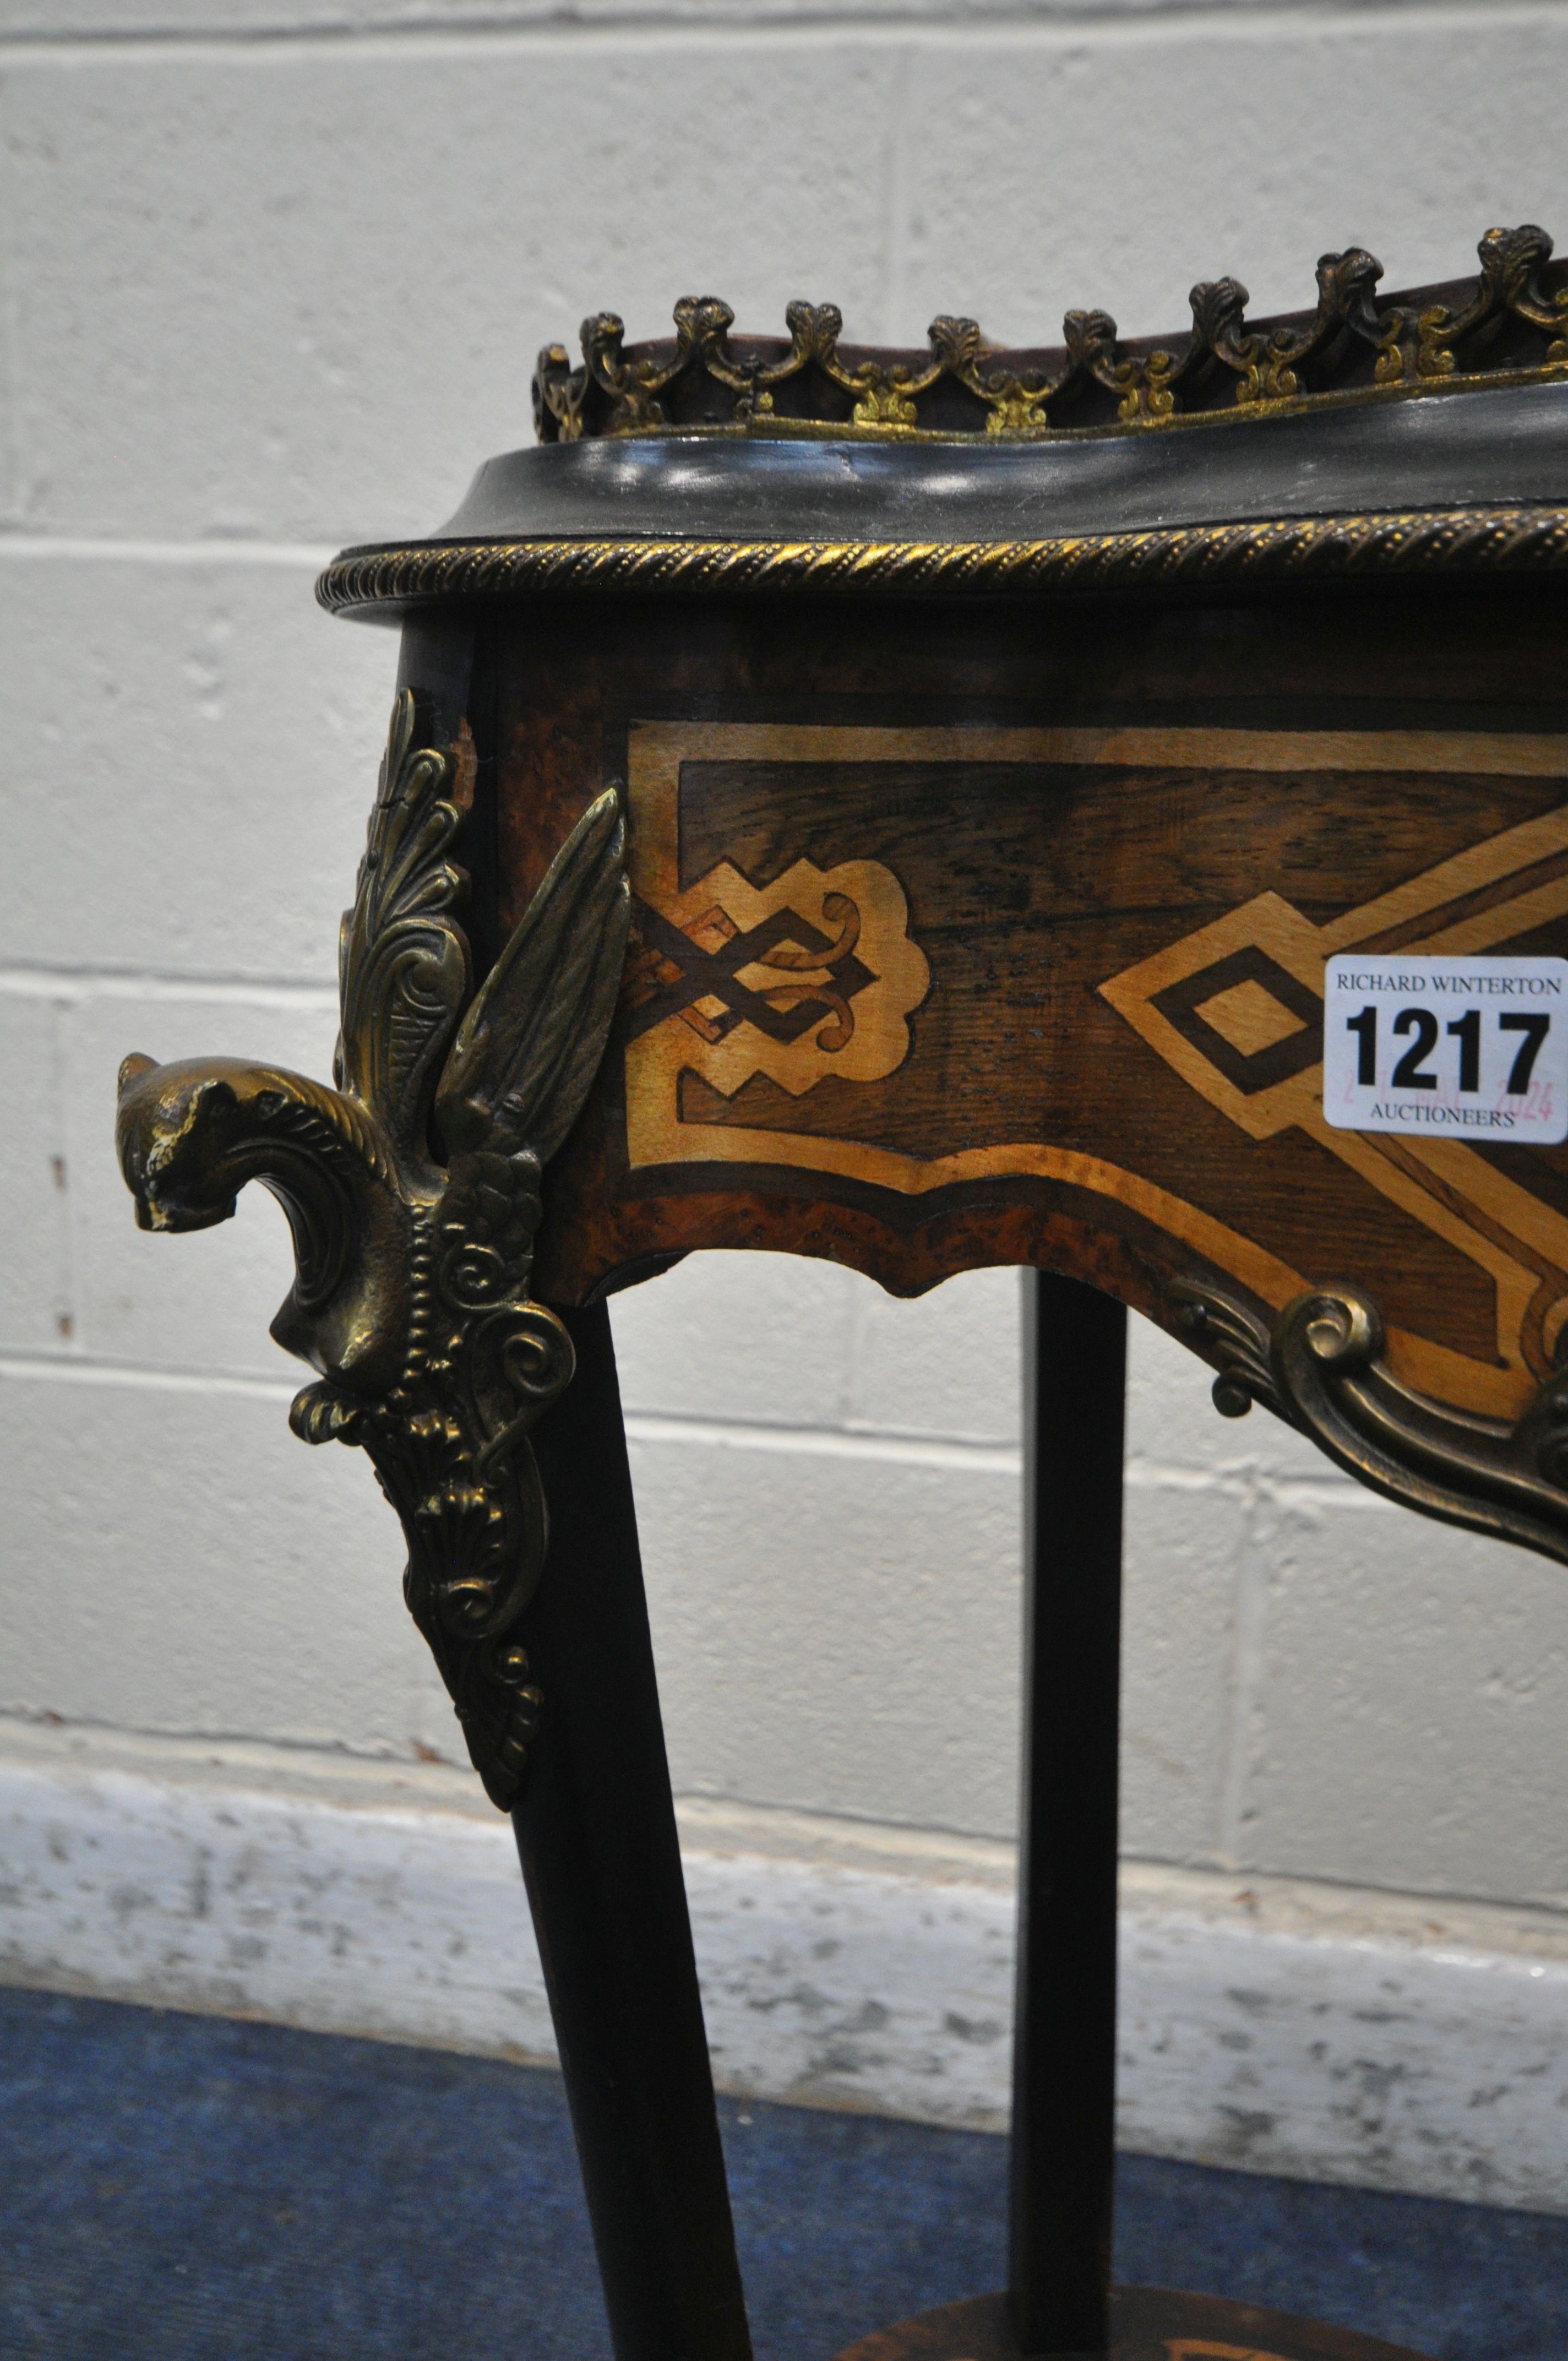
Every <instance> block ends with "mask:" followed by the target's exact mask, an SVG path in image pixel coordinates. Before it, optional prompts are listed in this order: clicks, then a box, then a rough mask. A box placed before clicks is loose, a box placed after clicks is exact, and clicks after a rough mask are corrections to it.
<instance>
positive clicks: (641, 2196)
mask: <svg viewBox="0 0 1568 2361" xmlns="http://www.w3.org/2000/svg"><path fill="white" fill-rule="evenodd" d="M564 1317H565V1320H566V1323H567V1325H568V1327H569V1328H570V1329H571V1331H572V1336H573V1340H574V1342H575V1344H576V1348H577V1373H576V1377H575V1378H574V1379H573V1381H572V1383H571V1385H570V1386H568V1388H567V1389H566V1391H565V1394H564V1395H563V1396H562V1398H561V1400H559V1401H558V1402H557V1403H556V1404H555V1405H554V1408H553V1409H552V1410H551V1411H548V1412H547V1413H546V1415H545V1417H544V1418H543V1419H542V1420H541V1422H540V1423H539V1425H538V1427H537V1428H536V1429H535V1432H534V1438H533V1439H534V1447H535V1449H536V1451H537V1453H538V1455H539V1463H540V1472H541V1474H542V1476H543V1479H544V1491H545V1498H546V1499H548V1501H549V1503H550V1519H551V1540H550V1554H549V1557H548V1559H547V1561H546V1564H545V1570H544V1576H543V1581H542V1583H541V1585H540V1588H539V1591H538V1594H537V1596H536V1598H535V1599H534V1601H533V1603H532V1606H531V1607H530V1609H529V1611H528V1615H527V1617H526V1619H525V1621H524V1624H523V1626H522V1629H521V1633H520V1636H521V1639H522V1642H523V1644H524V1646H525V1647H526V1648H527V1650H528V1652H529V1655H530V1658H531V1660H532V1667H533V1671H534V1675H535V1677H536V1678H537V1679H538V1680H539V1682H540V1685H541V1686H542V1687H543V1690H544V1707H543V1717H542V1726H541V1731H540V1736H539V1739H538V1741H537V1743H536V1745H535V1746H534V1748H533V1749H532V1753H531V1758H530V1762H529V1767H528V1771H527V1773H526V1775H525V1781H524V1788H523V1795H522V1800H521V1803H520V1804H519V1806H518V1807H517V1809H516V1811H515V1812H514V1813H513V1815H512V1819H513V1824H514V1826H515V1828H516V1830H517V1843H518V1850H519V1852H520V1854H521V1859H522V1871H523V1876H524V1878H525V1880H526V1882H527V1885H528V1898H529V1901H530V1904H531V1905H532V1911H533V1923H534V1926H535V1927H536V1928H537V1930H538V1935H539V1948H540V1951H541V1954H542V1956H543V1963H544V1978H545V1983H546V1986H547V1988H548V1991H549V1994H550V2005H551V2010H552V2012H553V2014H554V2021H555V2035H556V2039H557V2041H558V2043H559V2045H560V2050H561V2063H562V2067H563V2069H564V2070H565V2079H566V2091H567V2096H568V2098H569V2100H570V2103H571V2109H572V2124H573V2128H574V2130H575V2132H576V2141H577V2152H578V2155H579V2157H580V2158H581V2160H582V2169H583V2180H584V2184H585V2187H586V2189H587V2200H588V2210H589V2213H590V2214H591V2216H592V2220H593V2229H594V2239H595V2243H596V2246H597V2247H598V2258H599V2268H600V2270H601V2272H602V2274H603V2278H604V2289H605V2301H606V2305H607V2308H608V2310H609V2323H610V2333H611V2335H612V2337H613V2339H614V2343H615V2350H616V2354H617V2356H618V2361H746V2356H748V2355H749V2353H750V2349H751V2348H750V2344H749V2340H748V2337H747V2331H746V2312H745V2305H744V2302H743V2301H742V2297H741V2292H740V2267H739V2265H738V2263H737V2261H736V2257H735V2238H734V2233H733V2230H732V2228H731V2224H730V2218H729V2191H728V2189H727V2187H726V2183H725V2177H724V2158H723V2151H722V2149H721V2147H720V2145H719V2136H718V2115H717V2113H716V2111H715V2108H714V2103H713V2081H712V2075H711V2072H710V2070H709V2066H708V2057H707V2039H706V2036H705V2033H704V2029H703V2020H702V2004H701V2001H700V1999H699V1996H698V1993H697V1982H696V1961H695V1960H694V1957H693V1953H692V1938H691V1923H690V1919H689V1917H688V1916H687V1911H686V1897H685V1883H684V1881H683V1878H682V1874H681V1861H680V1853H679V1850H678V1849H677V1845H676V1840H675V1817H674V1806H673V1805H672V1803H671V1800H670V1776H669V1769H668V1765H667V1763H666V1760H665V1754H664V1734H663V1724H662V1722H661V1720H660V1716H659V1697H658V1690H657V1686H656V1685H655V1681H654V1676H653V1655H652V1646H651V1643H650V1640H649V1631H648V1611H647V1606H646V1602H645V1600H644V1597H643V1589H642V1567H641V1558H640V1556H639V1553H638V1547H637V1525H636V1519H635V1516H634V1513H633V1509H632V1500H631V1481H630V1471H629V1469H628V1466H627V1459H626V1438H625V1433H624V1431H623V1429H622V1425H621V1413H620V1389H619V1388H618V1386H617V1384H616V1376H615V1354H614V1349H613V1347H612V1345H611V1343H610V1334H609V1317H608V1315H607V1314H606V1312H605V1311H604V1310H603V1308H602V1307H599V1308H597V1309H594V1310H591V1311H587V1312H567V1313H565V1315H564Z"/></svg>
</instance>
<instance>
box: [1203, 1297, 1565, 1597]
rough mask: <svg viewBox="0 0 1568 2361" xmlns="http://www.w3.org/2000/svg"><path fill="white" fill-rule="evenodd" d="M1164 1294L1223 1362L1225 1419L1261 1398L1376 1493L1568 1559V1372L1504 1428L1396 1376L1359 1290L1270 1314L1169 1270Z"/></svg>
mask: <svg viewBox="0 0 1568 2361" xmlns="http://www.w3.org/2000/svg"><path fill="white" fill-rule="evenodd" d="M1169 1292H1170V1296H1171V1298H1172V1300H1173V1301H1174V1302H1175V1303H1176V1305H1177V1306H1178V1311H1177V1324H1178V1326H1179V1328H1180V1329H1181V1330H1182V1331H1183V1332H1184V1333H1185V1334H1186V1335H1187V1336H1188V1337H1189V1338H1190V1341H1191V1342H1192V1343H1193V1344H1194V1345H1196V1347H1197V1349H1198V1350H1199V1351H1200V1352H1201V1354H1202V1355H1203V1356H1204V1357H1205V1358H1206V1359H1207V1360H1209V1361H1210V1362H1212V1363H1214V1364H1216V1365H1217V1366H1218V1368H1219V1375H1218V1376H1217V1377H1216V1378H1215V1380H1214V1389H1213V1391H1214V1405H1215V1408H1216V1409H1217V1410H1219V1411H1223V1414H1224V1415H1225V1416H1226V1417H1227V1418H1240V1417H1242V1416H1244V1415H1245V1412H1246V1411H1249V1410H1250V1409H1251V1407H1252V1405H1253V1403H1254V1402H1255V1401H1258V1402H1262V1403H1263V1404H1264V1405H1265V1406H1266V1408H1267V1409H1269V1410H1271V1411H1275V1413H1276V1414H1277V1416H1278V1417H1280V1418H1283V1419H1286V1420H1288V1422H1289V1423H1290V1424H1291V1425H1292V1426H1296V1427H1299V1429H1300V1431H1301V1432H1302V1433H1303V1434H1306V1435H1310V1438H1311V1440H1312V1441H1313V1442H1314V1443H1315V1444H1318V1446H1319V1447H1320V1449H1321V1450H1323V1451H1325V1452H1326V1453H1327V1454H1328V1455H1329V1457H1330V1458H1331V1459H1333V1460H1335V1461H1337V1462H1338V1464H1339V1466H1342V1467H1343V1468H1344V1469H1345V1470H1346V1472H1347V1473H1348V1474H1350V1475H1352V1476H1354V1477H1358V1478H1359V1480H1360V1481H1361V1482H1362V1483H1364V1484H1366V1485H1368V1486H1370V1488H1372V1490H1373V1491H1375V1492H1382V1493H1385V1494H1387V1497H1388V1499H1391V1500H1398V1501H1400V1502H1402V1503H1403V1505H1404V1506H1405V1507H1406V1508H1409V1509H1418V1510H1421V1511H1422V1512H1423V1513H1424V1514H1425V1515H1427V1516H1430V1517H1441V1518H1442V1519H1443V1520H1444V1521H1445V1522H1447V1523H1449V1524H1453V1525H1468V1526H1470V1527H1472V1528H1473V1529H1474V1530H1475V1532H1484V1533H1491V1534H1494V1535H1495V1536H1496V1537H1497V1539H1499V1540H1501V1541H1510V1542H1518V1543H1520V1544H1521V1546H1522V1547H1524V1548H1525V1549H1532V1550H1538V1551H1540V1553H1541V1555H1542V1556H1543V1557H1552V1558H1558V1559H1561V1560H1563V1561H1564V1562H1568V1369H1565V1370H1563V1371H1562V1372H1560V1373H1559V1374H1558V1375H1556V1376H1553V1377H1552V1378H1548V1380H1547V1382H1546V1383H1545V1384H1544V1385H1543V1386H1542V1387H1541V1390H1540V1392H1539V1393H1538V1394H1537V1395H1536V1397H1535V1400H1533V1401H1532V1402H1531V1403H1530V1407H1529V1409H1528V1410H1526V1411H1525V1412H1524V1414H1523V1416H1522V1417H1520V1418H1519V1420H1518V1421H1517V1422H1516V1423H1515V1424H1513V1425H1511V1426H1510V1425H1509V1424H1508V1423H1507V1422H1506V1421H1504V1420H1501V1419H1491V1418H1481V1417H1477V1416H1475V1415H1473V1414H1472V1413H1470V1412H1468V1411H1457V1410H1451V1409H1449V1408H1447V1407H1445V1406H1444V1405H1443V1404H1442V1403H1441V1402H1434V1401H1431V1400H1427V1399H1426V1397H1425V1396H1423V1395H1421V1394H1418V1393H1415V1392H1413V1391H1412V1390H1411V1389H1410V1388H1409V1386H1407V1385H1404V1384H1403V1383H1402V1382H1401V1381H1400V1380H1399V1378H1397V1377H1396V1376H1395V1375H1394V1374H1393V1372H1392V1370H1391V1369H1390V1368H1389V1367H1388V1366H1387V1361H1386V1359H1385V1357H1384V1344H1385V1337H1384V1327H1383V1320H1382V1315H1381V1314H1380V1312H1378V1309H1377V1306H1376V1303H1374V1302H1373V1301H1372V1299H1371V1297H1370V1296H1369V1295H1367V1294H1366V1293H1365V1291H1364V1290H1362V1289H1360V1288H1358V1287H1353V1286H1351V1285H1349V1284H1343V1283H1341V1284H1336V1285H1332V1286H1329V1287H1318V1288H1311V1289H1309V1290H1307V1292H1306V1293H1305V1294H1302V1295H1298V1296H1296V1297H1295V1298H1294V1299H1293V1300H1292V1301H1290V1302H1288V1303H1287V1304H1286V1305H1285V1307H1284V1309H1283V1310H1282V1311H1281V1312H1278V1313H1277V1316H1276V1317H1275V1319H1274V1321H1273V1323H1272V1324H1270V1323H1268V1322H1266V1320H1264V1319H1262V1318H1261V1317H1260V1316H1259V1315H1258V1313H1257V1312H1255V1311H1254V1310H1253V1309H1252V1308H1251V1306H1250V1305H1248V1304H1245V1303H1244V1302H1242V1301H1240V1300H1239V1299H1238V1298H1237V1297H1235V1296H1234V1295H1231V1294H1229V1293H1228V1292H1226V1291H1225V1290H1223V1289H1222V1288H1220V1287H1217V1286H1215V1285H1214V1284H1213V1283H1212V1282H1211V1281H1210V1280H1208V1279H1199V1278H1185V1279H1174V1280H1172V1282H1171V1285H1170V1290H1169Z"/></svg>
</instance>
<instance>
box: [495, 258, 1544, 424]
mask: <svg viewBox="0 0 1568 2361" xmlns="http://www.w3.org/2000/svg"><path fill="white" fill-rule="evenodd" d="M1477 252H1478V254H1479V257H1480V264H1481V268H1480V271H1479V274H1478V275H1477V277H1475V279H1473V280H1455V281H1452V282H1449V283H1447V284H1444V285H1442V286H1434V287H1426V288H1417V289H1415V290H1413V291H1409V292H1407V293H1405V294H1402V295H1398V296H1395V297H1392V298H1390V299H1389V300H1388V301H1387V302H1384V303H1383V304H1382V305H1379V304H1378V302H1377V300H1376V286H1377V282H1378V280H1380V279H1381V278H1382V276H1383V266H1382V264H1381V263H1380V262H1379V261H1378V260H1377V259H1376V257H1375V256H1374V255H1371V254H1369V253H1368V252H1367V251H1366V249H1365V247H1359V246H1353V247H1347V248H1346V249H1345V251H1344V252H1343V254H1325V255H1323V256H1322V257H1321V259H1320V261H1319V263H1318V300H1317V303H1316V306H1315V308H1314V309H1313V310H1311V311H1310V312H1301V313H1289V314H1288V315H1285V316H1282V317H1278V318H1275V319H1269V320H1264V321H1259V322H1257V323H1255V324H1248V322H1247V319H1246V307H1247V304H1248V302H1249V301H1250V298H1249V296H1248V294H1247V291H1246V289H1245V287H1243V286H1242V285H1241V284H1240V282H1239V281H1238V280H1234V279H1218V280H1203V281H1202V282H1201V284H1200V285H1198V286H1196V287H1194V288H1193V290H1192V291H1191V294H1190V298H1189V302H1190V308H1191V313H1192V325H1191V328H1190V331H1188V332H1187V333H1186V334H1185V335H1180V336H1176V337H1165V338H1154V337H1141V338H1137V339H1135V340H1133V341H1130V342H1125V343H1124V342H1123V341H1122V340H1121V338H1120V337H1119V335H1118V333H1117V328H1116V323H1115V321H1114V320H1113V319H1112V317H1111V315H1110V313H1107V312H1098V311H1096V312H1069V313H1068V314H1067V317H1066V319H1065V320H1064V321H1063V323H1062V336H1063V343H1062V345H1061V346H1059V347H1053V348H1045V347H1042V348H1039V349H1037V350H1032V351H1018V352H1010V351H1003V350H1000V349H996V350H993V349H992V347H990V346H988V345H987V344H986V342H985V340H984V338H983V337H982V336H981V332H980V328H979V326H978V325H977V324H976V323H975V322H974V321H973V320H967V319H949V318H945V317H944V318H941V319H938V320H934V321H933V322H932V323H931V326H930V329H929V332H928V335H927V349H926V351H925V352H919V351H907V352H892V351H887V350H884V349H879V348H873V347H871V346H849V345H845V344H843V343H842V342H841V341H840V339H841V336H842V332H843V324H844V323H843V316H842V314H841V313H840V312H839V309H838V307H837V305H835V304H832V303H804V302H795V303H791V304H790V305H789V306H788V307H787V309H786V311H785V313H784V324H785V326H786V327H787V329H788V331H789V334H788V336H787V338H785V337H778V336H755V335H742V336H731V335H730V330H731V329H732V328H733V326H734V324H735V315H734V313H733V312H732V311H731V310H730V308H729V304H728V303H724V302H719V300H718V297H717V296H712V295H701V296H698V295H688V296H685V297H683V299H682V300H681V302H678V303H677V304H676V305H675V309H674V325H675V334H674V338H673V339H671V338H664V339H663V340H661V341H658V342H655V343H652V344H646V345H637V346H630V348H628V347H627V346H626V345H625V341H624V339H625V334H626V331H625V327H624V324H623V323H622V322H621V321H620V319H619V318H617V316H616V314H615V313H613V312H599V313H595V314H594V315H593V317H592V318H590V319H587V320H585V321H584V323H583V325H582V335H581V341H582V353H583V358H582V363H581V365H580V367H578V368H574V367H573V366H572V360H571V357H570V355H569V354H568V353H567V351H566V349H565V346H563V345H547V346H545V347H544V349H543V352H542V353H541V354H540V356H539V363H538V368H537V373H536V375H535V377H534V380H533V414H534V428H535V432H536V433H537V434H538V437H539V440H540V441H541V442H542V443H575V442H576V441H577V440H578V438H579V437H580V436H584V435H599V434H650V433H652V434H657V433H681V434H702V433H708V434H843V435H849V436H856V435H860V434H872V435H879V436H887V435H892V436H895V437H896V436H900V435H907V434H916V433H924V434H944V435H947V434H975V433H985V434H1003V435H1010V436H1017V437H1023V438H1025V439H1036V438H1039V437H1043V436H1052V435H1059V434H1085V433H1099V434H1104V433H1106V432H1108V431H1109V432H1114V431H1115V430H1117V429H1127V428H1138V427H1151V426H1152V427H1161V426H1171V425H1179V424H1182V423H1190V422H1192V421H1194V420H1197V419H1201V418H1210V419H1213V418H1215V417H1221V416H1228V417H1238V416H1241V417H1245V416H1254V417H1255V416H1256V415H1258V414H1259V412H1270V411H1277V410H1278V409H1280V408H1281V407H1294V406H1296V405H1298V404H1306V405H1309V406H1310V405H1312V404H1315V403H1318V402H1321V401H1324V400H1337V401H1348V400H1360V399H1370V398H1374V397H1376V398H1381V397H1383V396H1385V395H1391V396H1400V395H1409V394H1410V393H1420V392H1431V391H1439V390H1445V389H1447V388H1449V387H1452V386H1456V385H1473V384H1478V383H1496V382H1498V381H1507V380H1512V381H1515V382H1521V381H1529V380H1530V379H1537V378H1543V377H1545V378H1551V377H1555V376H1558V375H1560V374H1562V373H1563V372H1565V371H1568V276H1565V274H1564V269H1563V265H1562V264H1561V263H1553V262H1552V240H1551V238H1550V237H1549V236H1547V234H1546V232H1545V231H1544V230H1543V229H1539V228H1537V227H1536V225H1534V224H1533V223H1529V222H1527V223H1526V224H1524V225H1523V226H1522V227H1520V228H1519V229H1489V230H1488V231H1487V232H1486V236H1484V237H1483V238H1482V240H1481V242H1480V245H1479V247H1478V248H1477Z"/></svg>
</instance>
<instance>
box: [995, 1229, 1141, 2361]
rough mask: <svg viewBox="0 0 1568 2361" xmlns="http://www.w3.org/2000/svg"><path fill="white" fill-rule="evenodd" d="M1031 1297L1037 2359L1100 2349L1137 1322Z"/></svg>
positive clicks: (1025, 2245)
mask: <svg viewBox="0 0 1568 2361" xmlns="http://www.w3.org/2000/svg"><path fill="white" fill-rule="evenodd" d="M1126 1349H1127V1315H1126V1313H1125V1312H1124V1310H1123V1308H1122V1306H1121V1305H1120V1304H1119V1303H1116V1302H1114V1301H1113V1300H1112V1299H1111V1297H1109V1296H1108V1295H1102V1294H1100V1293H1099V1292H1098V1291H1097V1290H1095V1289H1093V1288H1091V1287H1086V1286H1084V1285H1083V1283H1082V1282H1081V1280H1079V1279H1059V1278H1057V1277H1055V1276H1054V1275H1052V1274H1050V1273H1048V1272H1045V1271H1031V1272H1029V1273H1027V1274H1026V1275H1025V1347H1024V1353H1025V1359H1024V1367H1025V1643H1024V1662H1025V1702H1024V1733H1025V1740H1024V1743H1025V1769H1024V1811H1023V1831H1022V1834H1023V1844H1022V1851H1021V1858H1020V1863H1019V1884H1018V1975H1017V2020H1016V2021H1017V2034H1016V2041H1015V2048H1014V2072H1013V2164H1012V2223H1011V2254H1010V2265H1009V2279H1010V2290H1009V2292H1010V2301H1011V2304H1012V2310H1013V2318H1014V2328H1015V2329H1016V2332H1017V2335H1018V2340H1019V2343H1020V2345H1021V2346H1022V2347H1023V2350H1024V2351H1025V2353H1026V2354H1052V2355H1058V2354H1073V2355H1080V2354H1103V2353H1104V2352H1105V2351H1106V2349H1107V2345H1108V2341H1109V2308H1110V2287H1111V2223H1112V2170H1113V2119H1114V2108H1115V2064H1116V1740H1117V1722H1118V1710H1117V1707H1118V1687H1119V1675H1120V1664H1119V1652H1120V1638H1121V1588H1122V1447H1123V1427H1124V1394H1125V1382H1126Z"/></svg>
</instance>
